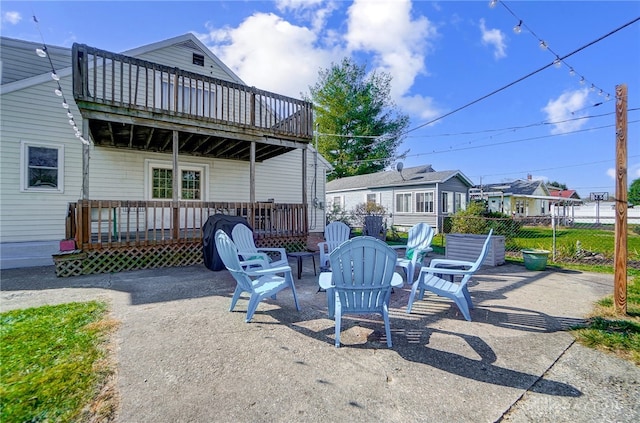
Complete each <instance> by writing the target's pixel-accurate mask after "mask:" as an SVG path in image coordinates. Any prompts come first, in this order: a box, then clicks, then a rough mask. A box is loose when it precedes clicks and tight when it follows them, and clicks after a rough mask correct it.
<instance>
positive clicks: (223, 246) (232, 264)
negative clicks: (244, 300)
mask: <svg viewBox="0 0 640 423" xmlns="http://www.w3.org/2000/svg"><path fill="white" fill-rule="evenodd" d="M238 226H243V227H246V226H244V225H236V226H235V227H238ZM215 239H216V248H217V250H218V254H219V255H220V258H221V259H222V262H223V263H224V267H226V268H227V270H228V271H229V273H231V275H232V276H233V278H234V279H235V280H236V282H237V283H238V285H240V286H241V287H242V289H243V290H245V291H246V292H251V291H252V290H253V286H252V284H251V278H250V277H249V276H248V275H247V274H246V272H245V271H244V269H243V268H242V266H241V265H240V259H239V258H238V248H237V247H236V244H234V242H233V241H232V240H231V238H229V235H227V234H226V233H225V232H224V231H223V230H222V229H218V230H217V231H216V235H215Z"/></svg>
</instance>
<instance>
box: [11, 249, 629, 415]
mask: <svg viewBox="0 0 640 423" xmlns="http://www.w3.org/2000/svg"><path fill="white" fill-rule="evenodd" d="M303 264H304V266H305V268H304V269H303V270H304V271H303V273H302V279H300V280H298V279H295V282H296V288H297V291H298V297H299V301H300V306H301V311H300V312H297V311H296V310H295V308H294V306H293V300H292V298H291V293H290V291H289V290H285V291H283V292H282V293H280V294H278V298H277V300H269V301H264V302H262V303H261V304H260V305H259V306H258V310H257V312H256V314H255V315H254V318H253V321H252V323H248V324H247V323H244V318H245V311H246V304H247V302H246V301H244V300H241V301H240V302H239V303H238V306H237V307H236V310H237V311H236V312H232V313H230V312H229V311H228V308H229V303H230V298H231V295H232V293H233V289H234V287H235V283H234V281H233V280H232V279H231V277H230V275H229V274H228V272H226V271H221V272H212V271H209V270H208V269H206V268H205V267H204V266H202V265H196V266H190V267H186V268H167V269H154V270H140V271H131V272H122V273H117V274H103V275H88V276H79V277H72V278H56V276H55V272H54V268H53V266H47V267H38V268H27V269H9V270H3V271H2V273H1V274H0V277H1V297H0V299H1V302H0V309H1V310H2V311H6V310H9V309H14V308H23V307H31V306H39V305H42V304H52V303H60V302H68V301H84V300H88V299H93V298H103V299H105V300H108V301H109V302H110V303H111V304H112V309H113V314H114V317H115V318H117V319H118V320H119V321H120V322H121V326H120V329H119V331H118V332H117V335H116V336H117V360H118V390H119V393H120V396H121V404H120V406H121V407H120V411H119V413H118V422H120V423H134V422H232V421H233V422H248V421H252V422H261V421H264V422H267V421H268V422H280V421H282V422H284V421H287V422H291V421H299V422H323V423H324V422H327V421H330V422H346V421H365V422H370V421H381V422H426V421H434V422H444V421H446V422H494V421H508V422H531V421H536V422H539V421H550V422H613V421H615V422H636V421H640V401H639V398H640V368H639V367H637V366H634V365H633V364H631V363H629V362H627V361H624V360H621V359H618V358H616V357H613V356H610V355H606V354H603V353H600V352H597V351H593V350H590V349H588V348H584V347H582V346H580V345H578V344H576V343H574V341H573V337H572V336H571V334H570V333H567V332H565V331H564V329H567V328H568V327H570V326H572V325H575V324H577V323H580V322H582V321H583V318H584V317H585V316H586V315H587V314H588V313H589V312H590V311H591V309H592V306H593V303H594V301H596V300H598V299H599V298H601V297H603V296H605V295H607V294H609V293H611V292H612V291H613V277H612V276H611V275H601V274H590V273H581V272H576V271H560V272H555V271H543V272H531V271H527V270H525V268H524V267H523V266H518V265H511V264H508V265H503V266H499V267H485V268H483V269H481V270H480V272H479V273H478V274H477V277H476V278H475V282H472V284H471V285H470V292H471V296H472V298H473V300H474V303H475V305H476V308H475V309H474V310H472V312H471V316H472V318H473V321H472V322H467V321H465V320H464V318H463V317H462V316H461V315H460V313H459V311H458V309H457V308H456V307H455V305H453V304H452V303H451V302H450V301H449V300H446V299H442V298H438V297H434V296H426V297H425V300H424V301H417V302H416V303H415V304H414V308H413V312H412V314H410V315H408V314H406V312H405V311H406V305H407V299H408V294H409V288H408V287H407V286H406V285H405V287H404V288H402V289H397V290H395V292H394V293H393V294H392V304H391V328H392V339H393V348H392V349H388V348H386V344H385V340H384V325H383V323H382V321H381V319H379V318H370V317H369V316H363V317H362V318H356V317H352V316H347V317H346V318H345V319H344V320H343V332H342V336H341V340H342V343H343V346H342V347H340V348H335V347H334V345H333V332H334V325H333V321H332V320H329V319H327V317H326V297H325V294H324V293H322V292H320V293H318V292H317V283H316V280H317V277H315V276H314V275H313V269H312V268H311V260H305V261H304V263H303ZM291 265H292V269H293V273H294V278H295V276H296V263H295V261H293V260H292V261H291Z"/></svg>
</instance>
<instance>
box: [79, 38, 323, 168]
mask: <svg viewBox="0 0 640 423" xmlns="http://www.w3.org/2000/svg"><path fill="white" fill-rule="evenodd" d="M72 60H73V62H72V63H73V67H72V68H73V95H74V99H75V102H76V104H77V105H78V108H79V109H80V112H81V114H82V117H83V119H84V120H86V121H87V122H88V124H89V129H88V130H89V131H90V133H91V137H92V139H93V141H94V143H95V144H96V146H110V147H116V148H128V149H134V150H145V151H156V152H168V153H170V152H171V151H172V132H173V131H178V132H179V143H178V144H179V151H178V153H180V154H188V155H198V156H206V157H214V158H226V159H236V160H245V161H249V160H250V142H251V141H255V142H256V150H255V160H256V161H262V160H266V159H269V158H272V157H275V156H278V155H280V154H283V153H286V152H288V151H290V150H292V149H295V148H300V147H301V145H304V144H307V143H309V141H310V140H311V138H312V134H313V128H312V122H313V106H312V104H311V103H309V102H305V101H302V100H298V99H294V98H289V97H285V96H282V95H279V94H275V93H270V92H267V91H263V90H259V89H257V88H254V87H247V86H245V85H241V84H237V83H233V82H229V81H224V80H221V79H216V78H212V77H209V76H206V75H200V74H196V73H192V72H188V71H185V70H181V69H178V68H175V67H170V66H165V65H161V64H158V63H153V62H149V61H146V60H141V59H137V58H133V57H128V56H124V55H121V54H115V53H110V52H108V51H104V50H99V49H96V48H93V47H88V46H86V45H79V44H74V45H73V49H72Z"/></svg>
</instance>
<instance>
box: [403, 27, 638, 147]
mask: <svg viewBox="0 0 640 423" xmlns="http://www.w3.org/2000/svg"><path fill="white" fill-rule="evenodd" d="M639 20H640V17H637V18H635V19H633V20H631V21H629V22H627V23H626V24H624V25H622V26H620V27H618V28H616V29H614V30H613V31H610V32H609V33H607V34H605V35H603V36H601V37H599V38H597V39H595V40H593V41H591V42H590V43H587V44H585V45H583V46H582V47H579V48H577V49H576V50H574V51H572V52H571V53H569V54H566V55H564V56H562V57H558V59H556V60H564V59H566V58H567V57H571V56H573V55H574V54H576V53H578V52H580V51H582V50H584V49H585V48H587V47H590V46H592V45H593V44H596V43H598V42H600V41H602V40H604V39H605V38H607V37H610V36H611V35H613V34H615V33H616V32H618V31H620V30H622V29H624V28H626V27H628V26H629V25H632V24H634V23H636V22H638V21H639ZM554 64H555V60H554V61H553V62H551V63H549V64H548V65H545V66H542V67H541V68H538V69H536V70H534V71H533V72H530V73H528V74H527V75H525V76H523V77H521V78H518V79H516V80H515V81H513V82H510V83H509V84H507V85H504V86H503V87H500V88H498V89H496V90H494V91H492V92H490V93H489V94H485V95H483V96H482V97H480V98H477V99H475V100H473V101H471V102H469V103H467V104H465V105H464V106H460V107H458V108H456V109H454V110H452V111H450V112H448V113H445V114H444V115H441V116H439V117H437V118H435V119H431V120H430V121H428V122H426V123H423V124H420V125H418V126H416V127H415V128H412V129H409V130H407V131H405V132H404V133H403V134H401V135H406V134H408V133H410V132H413V131H416V130H418V129H420V128H423V127H425V126H427V125H431V124H432V123H435V122H437V121H439V120H442V119H444V118H446V117H447V116H451V115H452V114H454V113H457V112H459V111H461V110H464V109H466V108H467V107H470V106H472V105H474V104H476V103H479V102H480V101H482V100H485V99H487V98H489V97H491V96H493V95H495V94H497V93H499V92H501V91H504V90H506V89H507V88H510V87H512V86H514V85H515V84H517V83H519V82H522V81H524V80H525V79H527V78H529V77H531V76H533V75H535V74H537V73H539V72H542V71H543V70H545V69H547V68H548V67H551V66H553V65H554Z"/></svg>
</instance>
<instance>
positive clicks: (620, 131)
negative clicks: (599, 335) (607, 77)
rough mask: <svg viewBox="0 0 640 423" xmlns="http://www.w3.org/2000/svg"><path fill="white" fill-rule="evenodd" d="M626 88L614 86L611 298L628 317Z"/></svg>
mask: <svg viewBox="0 0 640 423" xmlns="http://www.w3.org/2000/svg"><path fill="white" fill-rule="evenodd" d="M627 100H628V99H627V85H626V84H621V85H616V198H615V200H616V201H615V205H616V209H615V213H616V219H615V222H616V226H615V252H614V256H613V262H614V279H613V280H614V291H615V292H614V297H615V309H616V311H617V312H620V313H623V314H627V258H628V257H627V202H628V199H627Z"/></svg>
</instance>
